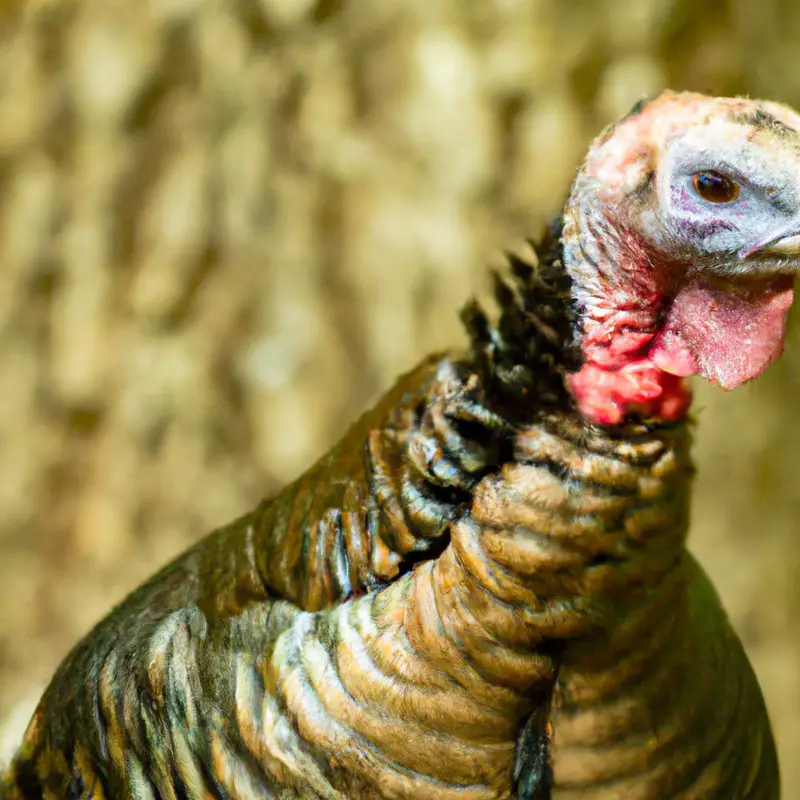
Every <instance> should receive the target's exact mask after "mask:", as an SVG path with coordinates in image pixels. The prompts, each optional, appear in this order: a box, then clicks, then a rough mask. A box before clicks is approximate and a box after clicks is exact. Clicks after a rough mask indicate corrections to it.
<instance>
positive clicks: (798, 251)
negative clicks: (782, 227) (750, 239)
mask: <svg viewBox="0 0 800 800" xmlns="http://www.w3.org/2000/svg"><path fill="white" fill-rule="evenodd" d="M752 255H759V256H762V255H763V256H776V257H779V256H797V255H800V233H796V232H793V233H790V234H788V235H784V234H781V235H780V236H776V237H773V238H771V239H767V240H765V241H762V242H759V243H758V244H756V245H754V246H753V247H750V248H748V249H746V250H742V251H741V252H740V253H739V257H740V258H742V259H744V258H748V257H749V256H752Z"/></svg>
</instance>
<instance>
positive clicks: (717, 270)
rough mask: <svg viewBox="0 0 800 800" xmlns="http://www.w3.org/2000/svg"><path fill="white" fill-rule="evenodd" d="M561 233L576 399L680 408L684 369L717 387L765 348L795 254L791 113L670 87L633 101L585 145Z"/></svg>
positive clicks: (776, 328)
mask: <svg viewBox="0 0 800 800" xmlns="http://www.w3.org/2000/svg"><path fill="white" fill-rule="evenodd" d="M563 244H564V263H565V266H566V268H567V270H568V271H569V273H570V275H571V276H572V279H573V295H574V299H575V301H576V304H577V307H578V312H579V319H580V330H579V331H578V333H577V335H578V343H579V345H580V350H581V354H582V357H583V364H582V366H581V368H580V369H579V370H578V371H577V372H575V373H573V374H571V375H570V376H569V377H568V379H567V383H568V385H569V388H570V390H571V392H572V394H573V396H574V397H575V400H576V402H577V404H578V407H579V408H580V410H581V411H582V413H583V414H584V415H585V416H587V417H588V418H589V419H591V420H593V421H594V422H597V423H599V424H617V423H619V422H621V421H623V420H624V419H625V418H626V417H627V416H628V415H630V414H637V415H640V416H644V417H657V418H660V419H664V420H674V419H679V418H681V417H682V416H684V414H685V413H686V411H687V409H688V405H689V400H690V394H689V390H688V388H687V387H686V386H685V383H684V380H683V379H684V378H685V377H687V376H690V375H701V376H703V377H705V378H707V379H709V380H711V381H713V382H715V383H717V384H718V385H720V386H722V387H723V388H724V389H733V388H735V387H736V386H739V385H740V384H742V383H744V382H745V381H747V380H750V379H751V378H754V377H756V376H757V375H758V374H760V373H761V372H762V370H763V369H764V368H765V367H767V366H768V365H769V364H770V363H772V362H773V361H774V360H775V359H776V358H777V357H778V356H779V355H780V352H781V349H782V346H783V340H784V337H785V330H786V316H787V313H788V310H789V307H790V305H791V302H792V298H793V275H794V274H795V273H796V272H797V270H798V266H800V115H798V114H797V113H795V112H794V111H793V110H791V109H790V108H787V107H785V106H782V105H779V104H777V103H769V102H760V101H753V100H748V99H743V98H716V97H715V98H711V97H706V96H703V95H698V94H689V93H674V92H665V93H664V94H662V95H660V96H659V97H658V98H657V99H655V100H653V101H652V102H650V103H647V104H643V105H640V106H638V107H636V108H635V109H634V110H633V111H632V112H631V113H630V114H629V115H628V116H627V117H626V118H624V119H623V120H622V121H621V122H619V123H617V124H616V125H614V126H612V127H611V128H609V129H608V130H606V131H605V132H604V133H603V134H601V135H600V137H598V139H597V140H596V141H595V142H594V144H593V145H592V147H591V149H590V151H589V154H588V156H587V158H586V161H585V162H584V164H583V166H582V168H581V170H580V172H579V173H578V176H577V178H576V180H575V183H574V184H573V188H572V192H571V195H570V198H569V201H568V202H567V206H566V210H565V226H564V237H563Z"/></svg>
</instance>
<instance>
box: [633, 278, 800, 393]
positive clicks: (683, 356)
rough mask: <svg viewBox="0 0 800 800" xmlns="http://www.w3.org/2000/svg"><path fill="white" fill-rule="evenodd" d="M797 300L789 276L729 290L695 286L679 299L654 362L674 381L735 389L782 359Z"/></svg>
mask: <svg viewBox="0 0 800 800" xmlns="http://www.w3.org/2000/svg"><path fill="white" fill-rule="evenodd" d="M793 296H794V291H793V279H792V278H791V277H788V276H781V277H778V278H767V279H763V280H760V281H750V282H748V283H747V284H744V285H740V284H738V283H737V284H736V285H733V284H732V285H729V286H726V285H712V284H710V283H707V282H703V281H700V280H694V281H692V282H690V283H688V284H687V285H686V286H684V287H683V288H682V289H681V290H680V291H679V292H678V294H677V295H676V296H675V298H674V300H673V301H672V303H671V305H670V307H669V309H668V311H667V317H666V322H665V324H664V326H663V328H662V329H661V330H660V331H659V333H658V334H657V335H656V337H655V339H654V340H653V344H652V346H651V348H650V350H649V353H648V356H649V358H650V360H651V361H652V362H653V364H655V365H656V366H658V367H659V368H661V369H663V370H665V371H667V372H671V373H673V374H674V375H702V376H703V377H704V378H707V379H708V380H710V381H713V382H714V383H717V384H719V385H720V386H722V387H723V388H724V389H734V388H735V387H737V386H739V385H740V384H742V383H744V382H745V381H748V380H750V379H751V378H755V377H756V376H757V375H759V374H761V372H763V370H764V369H765V368H766V367H768V366H769V365H770V364H771V363H772V362H773V361H775V359H776V358H777V357H778V356H779V355H780V353H781V350H782V348H783V340H784V337H785V335H786V316H787V314H788V311H789V307H790V306H791V304H792V299H793Z"/></svg>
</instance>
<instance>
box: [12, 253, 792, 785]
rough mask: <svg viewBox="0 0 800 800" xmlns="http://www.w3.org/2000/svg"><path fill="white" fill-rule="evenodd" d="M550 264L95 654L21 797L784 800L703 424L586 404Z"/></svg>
mask: <svg viewBox="0 0 800 800" xmlns="http://www.w3.org/2000/svg"><path fill="white" fill-rule="evenodd" d="M544 253H545V255H544V256H543V257H542V261H541V262H539V263H537V262H536V261H535V259H532V258H531V259H527V260H522V259H520V258H518V257H514V258H511V259H510V271H509V274H510V277H509V281H510V282H509V283H508V284H506V283H503V284H502V285H499V286H498V292H497V294H498V299H499V302H500V305H501V313H500V316H499V319H498V322H497V324H496V325H494V324H492V323H491V322H490V321H489V319H488V318H487V317H486V316H485V315H484V314H483V312H481V311H480V310H479V309H478V308H477V307H476V306H472V307H470V308H469V309H468V310H467V312H465V320H466V323H467V327H468V330H469V332H470V335H471V338H472V350H471V351H470V352H469V353H468V354H466V355H464V356H459V355H447V354H445V355H441V356H438V357H435V358H432V359H429V360H427V361H426V362H424V363H423V364H422V365H421V366H420V367H419V368H418V369H417V370H415V371H414V372H412V373H410V374H409V375H406V376H405V377H403V378H401V379H400V381H399V382H398V384H397V385H396V386H395V387H394V388H393V389H392V390H391V391H390V392H389V393H388V394H387V395H386V397H385V398H384V399H383V400H382V401H381V402H380V403H379V404H378V405H377V406H376V408H375V409H373V410H372V411H370V412H368V413H367V414H365V415H364V417H362V418H361V419H360V420H359V421H358V422H357V423H356V424H355V425H354V426H353V427H352V428H351V430H350V431H349V432H348V433H347V434H346V436H345V437H344V438H343V440H342V442H340V444H338V445H337V446H336V447H334V448H333V450H332V451H331V452H330V453H329V454H328V455H327V456H325V457H324V458H323V459H321V460H320V461H319V462H318V463H317V464H316V465H315V466H314V467H312V468H311V470H309V472H307V473H306V474H305V475H304V476H302V477H301V478H299V479H298V480H297V481H296V482H295V483H294V484H292V485H291V486H288V487H287V488H286V489H285V490H284V491H283V492H281V493H280V494H279V495H278V496H277V497H275V498H274V499H272V500H268V501H265V502H263V503H262V504H261V505H260V506H259V507H258V508H257V509H256V510H255V511H253V512H252V513H250V514H248V515H246V516H244V517H243V518H241V519H240V520H238V521H236V522H234V523H232V524H231V525H229V526H227V527H225V528H223V529H221V530H219V531H217V532H215V533H214V534H212V535H211V536H209V537H208V538H207V539H205V540H203V541H202V542H201V543H199V544H198V545H197V546H196V547H194V548H193V549H192V550H190V551H189V552H187V553H186V554H185V555H183V556H181V557H180V558H179V559H177V560H176V561H175V562H174V563H173V564H171V565H170V566H168V567H166V568H165V569H164V570H163V571H162V572H161V573H159V574H158V575H156V576H155V577H154V578H153V579H152V580H150V581H149V582H148V583H147V584H145V585H144V586H143V587H142V588H140V589H139V590H138V591H136V592H135V593H134V594H133V595H131V596H130V597H129V598H128V599H127V600H126V601H125V602H124V603H123V604H121V605H120V606H119V607H118V608H117V609H115V610H114V611H113V612H112V614H111V615H110V616H109V617H108V618H107V619H106V620H104V621H103V622H101V623H100V625H98V627H97V628H96V629H95V630H94V631H93V632H92V633H91V634H90V635H89V636H88V637H87V638H86V639H85V640H84V641H83V642H81V643H80V644H79V645H78V646H77V647H76V648H75V650H74V651H73V652H72V653H71V654H70V655H69V656H68V658H67V659H66V660H65V661H64V663H63V664H62V665H61V667H60V669H59V671H58V673H57V674H56V676H55V677H54V679H53V682H52V683H51V685H50V687H49V688H48V690H47V692H46V693H45V695H44V697H43V699H42V702H41V705H40V707H39V709H38V711H37V713H36V715H35V717H34V719H33V721H32V722H31V725H30V727H29V729H28V732H27V734H26V737H25V741H24V743H23V745H22V747H21V749H20V752H19V754H18V756H17V759H16V760H15V762H14V764H13V766H12V769H11V772H10V773H9V775H8V777H7V779H6V781H7V783H6V786H7V788H5V789H4V790H3V791H4V794H3V797H4V798H9V800H10V799H11V798H13V799H14V800H23V799H25V800H31V799H32V798H44V797H53V798H56V797H57V798H65V797H70V798H72V797H74V798H90V797H94V798H98V797H106V798H122V797H130V798H148V799H149V798H176V800H177V799H178V798H209V797H216V798H355V797H359V798H365V799H368V798H422V797H424V798H438V799H441V800H447V799H448V798H452V800H466V799H467V798H470V800H500V799H501V798H512V797H520V798H526V800H532V799H534V798H538V799H539V800H542V799H543V798H547V797H548V796H549V795H550V791H551V788H552V789H553V790H554V791H555V796H557V797H582V798H588V797H613V796H630V797H642V798H645V797H653V796H658V797H664V798H666V797H675V798H677V797H683V798H688V797H706V798H719V800H722V799H723V798H725V799H726V800H728V799H729V798H732V797H753V798H761V797H764V798H770V799H771V800H772V798H775V797H777V788H776V786H775V782H774V780H773V778H772V776H773V775H777V770H776V767H775V754H774V747H773V744H772V740H771V737H770V733H769V728H768V725H767V724H766V716H765V714H764V711H763V705H762V701H761V698H760V694H759V692H758V688H757V685H756V683H755V680H754V678H753V676H752V673H751V672H750V671H749V667H748V666H747V662H746V659H745V658H744V655H743V653H742V652H741V648H740V647H739V646H738V642H736V640H735V636H734V635H733V633H732V632H731V631H730V628H729V626H728V624H727V621H726V619H725V617H724V614H723V612H722V611H721V609H720V608H719V606H718V605H716V604H715V602H714V600H713V597H710V596H709V589H708V587H707V583H706V581H705V578H704V577H703V576H702V574H701V573H700V571H699V568H698V567H697V566H696V565H695V564H694V562H693V561H692V560H691V558H690V557H689V556H688V554H687V553H686V550H685V536H686V530H687V519H688V493H689V484H690V477H691V471H692V470H691V464H690V461H689V455H688V450H689V431H688V428H687V426H686V425H683V424H680V425H671V426H660V427H649V426H646V425H639V426H629V427H628V428H627V429H625V430H622V431H618V432H616V433H603V432H600V431H598V430H596V429H594V428H592V427H591V426H589V425H587V424H586V423H585V422H583V421H581V420H580V419H579V418H578V417H577V416H576V415H575V414H574V412H572V411H571V410H570V409H569V407H568V406H567V405H566V404H565V392H564V388H563V383H562V378H561V374H562V372H563V370H564V369H565V368H566V366H568V365H569V364H570V363H571V362H570V358H571V356H570V339H569V335H568V333H567V331H568V329H569V327H570V322H569V320H570V313H571V312H570V301H569V291H568V288H569V287H568V281H566V280H565V278H564V275H563V272H562V270H560V268H559V266H558V264H557V263H556V258H555V255H554V254H556V253H557V248H554V247H553V246H552V244H546V246H545V249H544ZM701 607H702V614H701V613H700V609H701ZM737 648H738V649H737ZM551 704H552V708H551ZM745 719H749V720H750V721H751V722H750V723H749V724H750V728H749V730H748V733H750V734H752V733H753V731H755V735H754V736H751V737H750V738H746V737H745V733H743V732H741V731H742V730H743V729H745V728H746V727H747V726H746V725H745V724H744V722H743V720H745ZM734 730H736V731H738V732H736V733H732V731H734ZM553 731H554V733H553ZM753 742H755V743H756V744H755V746H754V745H753ZM551 757H552V766H551ZM551 782H552V784H553V786H552V787H551V785H550V784H551ZM656 787H658V788H656ZM656 791H658V794H655V793H656Z"/></svg>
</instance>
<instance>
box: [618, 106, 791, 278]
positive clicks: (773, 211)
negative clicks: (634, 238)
mask: <svg viewBox="0 0 800 800" xmlns="http://www.w3.org/2000/svg"><path fill="white" fill-rule="evenodd" d="M729 102H730V103H731V105H732V106H733V107H732V108H729V109H726V108H725V107H724V105H722V106H721V107H720V108H718V109H717V110H716V113H714V114H712V115H711V116H708V117H706V119H704V120H702V121H701V120H698V121H697V123H696V124H694V125H690V126H688V127H685V128H683V129H681V130H678V131H676V132H674V133H673V134H672V135H671V136H670V137H669V138H668V139H667V140H666V141H665V142H664V143H663V146H662V148H661V149H660V152H659V154H658V156H657V158H656V163H655V165H654V166H655V169H654V170H653V172H652V173H651V175H650V176H649V178H648V183H649V184H650V185H649V187H643V189H642V191H639V192H635V193H634V194H633V195H632V203H631V204H630V205H629V209H630V210H633V207H634V206H635V205H637V203H639V204H641V205H639V215H640V226H641V227H640V232H641V233H642V234H643V237H644V239H645V241H647V242H649V243H650V244H651V245H653V246H654V247H655V249H656V250H657V251H658V252H659V253H660V254H662V255H664V256H665V257H667V258H674V259H675V260H676V261H679V262H683V263H687V264H691V265H692V266H693V267H694V268H695V269H698V270H700V271H703V272H707V273H711V274H716V275H719V276H734V275H748V274H750V275H768V274H775V273H785V272H795V271H797V269H798V266H800V116H798V115H797V114H795V113H794V112H793V111H791V110H790V109H786V108H784V107H783V106H779V105H777V104H772V103H762V104H759V105H758V106H756V107H752V106H751V110H749V111H745V112H742V111H741V109H740V108H736V105H735V104H737V103H741V102H747V103H751V104H752V103H753V101H737V100H732V101H729ZM753 105H754V104H753ZM726 112H727V113H726ZM709 171H711V172H714V173H718V174H720V175H722V176H725V177H726V178H727V179H729V180H730V181H732V182H733V183H734V184H735V185H736V190H737V192H736V196H735V198H734V199H732V200H730V201H728V202H711V201H709V200H708V199H706V198H704V197H703V196H701V194H700V193H699V192H698V191H697V189H696V187H695V185H694V182H693V179H694V176H696V175H698V174H699V173H704V172H709ZM633 198H638V201H637V199H633ZM626 205H627V204H626ZM632 221H633V220H632ZM634 224H635V223H634Z"/></svg>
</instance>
